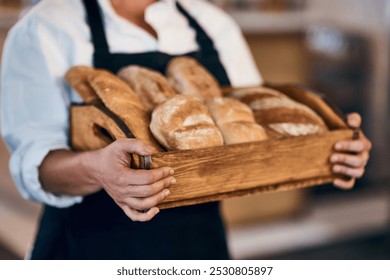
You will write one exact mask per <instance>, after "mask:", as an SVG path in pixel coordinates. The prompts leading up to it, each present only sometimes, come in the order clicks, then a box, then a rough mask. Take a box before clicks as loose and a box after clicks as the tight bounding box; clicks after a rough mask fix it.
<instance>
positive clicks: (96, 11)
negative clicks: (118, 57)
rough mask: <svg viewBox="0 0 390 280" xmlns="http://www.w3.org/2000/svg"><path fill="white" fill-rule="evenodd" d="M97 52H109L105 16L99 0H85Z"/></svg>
mask: <svg viewBox="0 0 390 280" xmlns="http://www.w3.org/2000/svg"><path fill="white" fill-rule="evenodd" d="M83 3H84V7H85V10H86V13H87V22H88V25H89V28H90V29H91V34H92V43H93V45H94V48H95V52H100V53H109V47H108V43H107V39H106V32H105V30H104V24H103V18H102V14H101V11H100V7H99V5H98V3H97V0H83Z"/></svg>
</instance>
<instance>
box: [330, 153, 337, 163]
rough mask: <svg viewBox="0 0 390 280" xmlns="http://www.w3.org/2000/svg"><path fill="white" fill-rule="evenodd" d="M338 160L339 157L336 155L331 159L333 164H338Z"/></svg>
mask: <svg viewBox="0 0 390 280" xmlns="http://www.w3.org/2000/svg"><path fill="white" fill-rule="evenodd" d="M337 160H338V157H337V156H336V155H333V156H331V157H330V161H331V162H336V161H337Z"/></svg>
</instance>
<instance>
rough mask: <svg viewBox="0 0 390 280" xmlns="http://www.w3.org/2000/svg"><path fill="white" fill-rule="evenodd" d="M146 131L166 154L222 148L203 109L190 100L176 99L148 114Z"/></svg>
mask: <svg viewBox="0 0 390 280" xmlns="http://www.w3.org/2000/svg"><path fill="white" fill-rule="evenodd" d="M150 129H151V131H152V133H153V135H154V137H155V138H156V139H157V140H158V141H159V143H160V144H161V145H163V146H164V147H165V148H166V149H168V150H186V149H196V148H205V147H212V146H220V145H223V138H222V135H221V132H220V131H219V130H218V128H217V127H216V126H215V124H214V122H213V119H212V118H211V116H210V114H209V111H208V110H207V107H206V106H205V105H204V103H203V102H202V101H201V100H200V99H199V98H196V97H193V96H183V95H177V96H175V97H173V98H171V99H169V100H167V101H165V102H163V103H161V104H160V105H158V106H157V107H156V108H155V109H154V111H153V113H152V121H151V123H150Z"/></svg>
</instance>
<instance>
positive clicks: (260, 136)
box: [206, 97, 268, 144]
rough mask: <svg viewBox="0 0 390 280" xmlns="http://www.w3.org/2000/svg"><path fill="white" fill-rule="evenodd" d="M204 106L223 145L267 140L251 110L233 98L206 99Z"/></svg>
mask: <svg viewBox="0 0 390 280" xmlns="http://www.w3.org/2000/svg"><path fill="white" fill-rule="evenodd" d="M206 105H207V107H208V109H209V112H210V114H211V116H212V118H213V120H214V122H215V123H216V124H217V126H218V128H219V129H220V131H221V132H222V135H223V138H224V142H225V144H236V143H245V142H253V141H262V140H265V139H267V138H268V137H267V134H266V132H265V130H264V128H263V127H262V126H261V125H259V124H257V123H256V122H255V117H254V115H253V112H252V110H251V108H250V107H249V106H248V105H246V104H244V103H242V102H240V101H238V100H236V99H233V98H228V97H216V98H212V99H208V100H207V101H206Z"/></svg>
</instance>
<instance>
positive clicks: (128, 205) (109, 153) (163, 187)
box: [92, 139, 176, 222]
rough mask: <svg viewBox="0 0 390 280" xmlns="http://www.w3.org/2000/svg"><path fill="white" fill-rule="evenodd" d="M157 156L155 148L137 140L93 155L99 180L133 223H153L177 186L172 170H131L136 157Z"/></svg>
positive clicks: (98, 151) (118, 144) (109, 147)
mask: <svg viewBox="0 0 390 280" xmlns="http://www.w3.org/2000/svg"><path fill="white" fill-rule="evenodd" d="M153 152H154V148H153V147H151V146H150V145H148V144H145V143H143V142H142V141H140V140H136V139H120V140H117V141H115V142H113V143H112V144H110V145H108V146H107V147H105V148H103V149H100V150H97V151H94V152H92V153H93V156H92V158H93V159H92V160H93V161H94V167H95V170H94V172H93V174H94V176H95V178H96V180H97V181H98V183H99V184H100V185H101V186H103V188H104V189H105V190H106V192H107V193H108V194H109V195H110V196H111V198H112V199H113V200H114V201H115V203H116V204H118V206H119V207H120V208H122V210H123V211H124V212H125V214H126V215H127V216H128V217H129V218H130V219H131V220H133V221H143V222H144V221H149V220H151V219H152V218H153V217H154V216H155V215H156V214H157V213H158V212H159V209H158V208H157V207H155V206H156V205H157V204H158V203H159V202H160V201H162V200H163V199H165V198H166V197H167V196H168V195H169V190H168V187H170V186H171V185H174V184H175V183H176V180H175V178H174V177H173V176H172V175H173V174H174V171H173V169H172V168H169V167H160V168H155V169H151V170H135V169H130V164H131V154H132V153H136V154H139V155H143V156H147V155H151V154H153ZM145 210H147V211H146V212H142V211H145Z"/></svg>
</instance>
